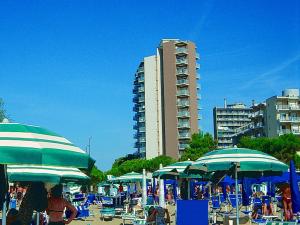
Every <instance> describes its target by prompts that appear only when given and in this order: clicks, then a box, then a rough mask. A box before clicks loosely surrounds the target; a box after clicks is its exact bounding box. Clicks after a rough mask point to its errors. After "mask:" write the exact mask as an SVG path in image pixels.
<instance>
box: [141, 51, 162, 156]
mask: <svg viewBox="0 0 300 225" xmlns="http://www.w3.org/2000/svg"><path fill="white" fill-rule="evenodd" d="M144 71H145V72H144V74H145V117H146V158H147V159H151V158H154V157H157V156H158V155H159V152H160V146H159V133H160V132H159V124H158V114H159V112H158V108H159V105H158V102H157V99H158V96H157V89H158V88H159V87H158V86H157V68H156V56H150V57H146V58H144Z"/></svg>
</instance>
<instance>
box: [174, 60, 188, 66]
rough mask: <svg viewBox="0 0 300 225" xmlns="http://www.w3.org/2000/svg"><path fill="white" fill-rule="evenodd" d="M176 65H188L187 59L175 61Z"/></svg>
mask: <svg viewBox="0 0 300 225" xmlns="http://www.w3.org/2000/svg"><path fill="white" fill-rule="evenodd" d="M176 64H177V65H181V64H188V60H187V59H176Z"/></svg>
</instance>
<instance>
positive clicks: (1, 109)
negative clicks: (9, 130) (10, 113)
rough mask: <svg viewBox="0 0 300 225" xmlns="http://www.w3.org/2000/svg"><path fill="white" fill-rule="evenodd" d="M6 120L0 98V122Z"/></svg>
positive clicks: (2, 102)
mask: <svg viewBox="0 0 300 225" xmlns="http://www.w3.org/2000/svg"><path fill="white" fill-rule="evenodd" d="M4 118H7V114H6V110H5V109H4V101H3V99H2V98H0V122H2V121H3V120H4Z"/></svg>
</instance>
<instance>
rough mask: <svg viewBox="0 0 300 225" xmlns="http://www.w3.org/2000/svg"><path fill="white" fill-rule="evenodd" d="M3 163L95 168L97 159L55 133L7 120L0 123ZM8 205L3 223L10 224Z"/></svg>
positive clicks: (3, 216) (0, 146) (0, 155)
mask: <svg viewBox="0 0 300 225" xmlns="http://www.w3.org/2000/svg"><path fill="white" fill-rule="evenodd" d="M0 164H9V165H11V164H26V165H27V164H30V165H32V164H33V165H43V166H66V167H76V168H85V169H91V167H92V166H93V164H94V160H92V159H91V158H90V156H89V155H88V154H86V153H85V152H84V151H83V150H81V149H80V148H78V147H76V146H75V145H73V144H72V143H71V142H70V141H68V140H67V139H66V138H64V137H62V136H60V135H58V134H56V133H54V132H52V131H49V130H47V129H44V128H41V127H38V126H33V125H25V124H20V123H9V122H7V121H5V122H4V123H0ZM4 172H5V171H4ZM2 182H3V181H2ZM5 205H6V204H5V203H4V204H3V211H2V224H5V223H6V217H5V212H6V207H5Z"/></svg>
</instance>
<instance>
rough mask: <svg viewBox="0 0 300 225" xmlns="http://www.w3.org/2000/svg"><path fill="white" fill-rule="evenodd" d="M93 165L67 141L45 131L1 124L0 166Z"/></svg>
mask: <svg viewBox="0 0 300 225" xmlns="http://www.w3.org/2000/svg"><path fill="white" fill-rule="evenodd" d="M93 163H94V161H93V160H92V159H91V158H90V157H89V155H88V154H86V152H84V151H83V150H81V149H80V148H78V147H76V146H75V145H73V144H72V143H71V142H70V141H68V140H67V139H66V138H64V137H62V136H60V135H58V134H56V133H54V132H51V131H49V130H46V129H44V128H41V127H38V126H32V125H24V124H19V123H0V164H34V165H46V166H66V167H76V168H90V167H91V166H92V165H93Z"/></svg>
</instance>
